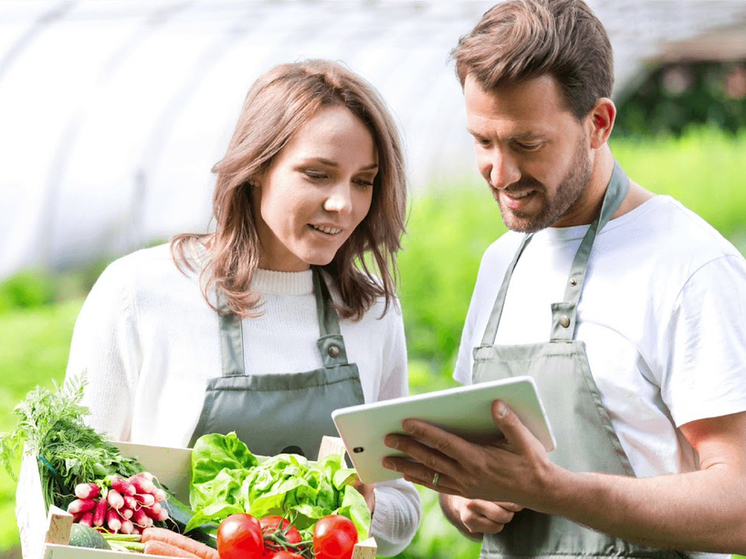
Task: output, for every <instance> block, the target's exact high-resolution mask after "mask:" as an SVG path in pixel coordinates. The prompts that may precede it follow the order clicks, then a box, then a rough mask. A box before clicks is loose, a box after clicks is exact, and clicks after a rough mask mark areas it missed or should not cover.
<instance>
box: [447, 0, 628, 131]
mask: <svg viewBox="0 0 746 559" xmlns="http://www.w3.org/2000/svg"><path fill="white" fill-rule="evenodd" d="M451 56H452V58H454V59H455V61H456V73H457V74H458V77H459V80H460V81H461V85H462V86H463V85H464V81H465V80H466V76H467V75H470V76H472V77H473V78H475V79H476V81H477V82H478V83H479V84H480V85H481V86H482V88H483V89H484V90H485V91H490V90H492V89H496V88H500V87H502V86H508V85H511V84H515V83H518V82H522V81H525V80H528V79H531V78H536V77H539V76H542V75H546V74H549V75H551V76H553V77H554V78H555V79H556V80H557V83H558V84H559V86H560V88H561V91H562V95H563V97H564V100H565V104H566V106H567V108H568V109H569V110H570V111H571V112H572V113H573V114H574V115H575V116H576V117H577V118H578V119H582V118H583V117H585V116H586V115H587V114H588V112H589V111H590V110H591V109H592V108H593V105H594V104H595V102H596V101H597V100H598V99H599V98H600V97H611V92H612V90H613V88H614V57H613V53H612V49H611V43H610V41H609V37H608V35H607V33H606V29H605V28H604V26H603V25H602V24H601V22H600V21H599V20H598V18H597V17H596V16H595V15H594V13H593V12H592V11H591V9H590V8H589V7H588V6H587V5H586V4H585V3H584V2H583V1H582V0H509V1H506V2H502V3H500V4H497V5H496V6H493V7H492V8H491V9H490V10H488V11H487V12H486V13H485V14H484V16H483V17H482V19H481V21H480V22H479V23H478V24H477V25H476V27H475V28H474V29H473V30H472V31H471V33H469V34H468V35H465V36H463V37H461V39H460V40H459V43H458V46H457V47H456V48H455V49H453V51H452V52H451Z"/></svg>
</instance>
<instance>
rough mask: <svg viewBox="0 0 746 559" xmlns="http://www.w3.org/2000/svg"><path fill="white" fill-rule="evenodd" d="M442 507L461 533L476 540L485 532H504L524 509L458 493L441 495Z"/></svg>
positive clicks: (513, 504)
mask: <svg viewBox="0 0 746 559" xmlns="http://www.w3.org/2000/svg"><path fill="white" fill-rule="evenodd" d="M440 507H441V508H442V509H443V514H445V516H446V518H448V520H450V521H451V523H452V524H453V525H454V526H456V528H458V529H459V530H460V531H461V533H463V534H464V535H466V536H467V537H469V538H471V539H474V540H481V539H482V536H483V535H484V534H498V533H500V532H502V530H503V528H504V527H505V525H506V524H507V523H508V522H510V521H511V520H513V515H514V514H515V513H516V512H518V511H521V510H523V507H521V506H519V505H516V504H515V503H493V502H491V501H482V500H480V499H465V498H464V497H459V496H457V495H441V496H440Z"/></svg>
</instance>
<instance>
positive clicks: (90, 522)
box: [78, 511, 93, 528]
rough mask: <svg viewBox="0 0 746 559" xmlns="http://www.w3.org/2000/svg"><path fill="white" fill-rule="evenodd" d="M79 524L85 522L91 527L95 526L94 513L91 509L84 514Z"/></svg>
mask: <svg viewBox="0 0 746 559" xmlns="http://www.w3.org/2000/svg"><path fill="white" fill-rule="evenodd" d="M78 524H84V525H86V526H88V527H89V528H93V513H92V512H91V511H88V512H84V513H83V516H81V517H80V520H78Z"/></svg>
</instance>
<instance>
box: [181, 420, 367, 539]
mask: <svg viewBox="0 0 746 559" xmlns="http://www.w3.org/2000/svg"><path fill="white" fill-rule="evenodd" d="M354 476H355V471H354V470H352V469H349V468H344V467H343V466H342V456H341V455H336V454H332V455H329V456H327V457H325V458H322V459H321V460H319V461H318V462H311V461H309V460H307V459H306V458H304V457H303V456H299V455H297V454H278V455H277V456H271V457H268V458H264V459H262V460H261V461H259V460H258V459H257V458H256V457H255V456H254V455H253V454H252V453H251V451H250V450H249V449H248V447H247V446H246V445H245V444H244V443H243V442H241V441H240V440H239V439H238V437H237V436H236V434H235V433H228V434H227V435H220V434H209V435H203V436H202V437H200V438H199V439H197V442H196V444H195V445H194V449H193V450H192V481H191V484H190V486H189V502H190V505H191V507H192V509H193V510H194V511H195V515H194V517H193V518H192V519H191V521H190V522H189V525H188V526H187V527H186V531H187V532H188V531H189V530H190V529H192V528H194V527H197V526H200V525H202V524H204V523H207V522H220V521H221V520H223V519H224V518H226V517H228V516H229V515H231V514H234V513H243V512H247V513H249V514H251V515H253V516H255V517H256V518H262V517H264V516H267V515H270V514H278V515H281V516H285V517H288V518H291V519H293V521H294V524H295V525H296V526H297V527H298V529H300V530H305V529H308V528H310V527H312V526H313V525H314V524H315V523H316V521H317V520H319V519H320V518H322V517H323V516H326V515H327V514H332V513H334V514H341V515H343V516H346V517H348V518H349V519H350V520H352V521H353V522H354V524H355V527H356V528H357V530H358V534H359V535H360V538H361V539H365V538H367V537H368V531H369V530H370V522H371V517H370V511H369V510H368V506H367V504H366V503H365V499H364V498H363V496H362V495H361V494H360V493H359V492H358V491H357V490H356V489H355V488H354V487H353V486H352V485H350V481H351V480H352V479H354Z"/></svg>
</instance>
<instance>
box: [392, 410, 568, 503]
mask: <svg viewBox="0 0 746 559" xmlns="http://www.w3.org/2000/svg"><path fill="white" fill-rule="evenodd" d="M492 416H493V419H494V421H495V426H496V427H497V429H499V430H500V431H501V432H502V433H503V435H504V437H505V438H504V439H500V440H499V441H496V442H495V443H492V444H489V445H484V446H482V445H477V444H473V443H470V442H468V441H466V440H464V439H462V438H460V437H458V436H456V435H452V434H450V433H448V432H446V431H443V430H442V429H439V428H437V427H434V426H433V425H430V424H428V423H425V422H422V421H417V420H411V419H408V420H406V421H405V422H404V429H405V430H406V431H407V432H408V433H410V435H411V436H406V435H388V436H387V437H386V441H385V442H386V445H387V446H389V447H391V448H395V449H396V450H398V451H400V452H403V453H404V454H407V455H408V456H409V457H411V459H412V460H414V461H412V460H408V459H407V458H402V457H400V458H397V457H387V458H386V459H385V460H384V462H383V465H384V467H386V468H389V469H393V470H396V471H399V472H402V473H403V474H404V478H405V479H407V480H409V481H412V482H414V483H418V484H420V485H424V486H426V487H430V488H431V489H434V490H436V491H439V492H441V493H445V494H448V495H459V496H462V497H466V498H468V499H482V500H485V501H493V502H510V503H517V504H518V505H520V506H524V507H528V508H532V509H534V510H541V508H542V505H543V504H544V501H545V500H546V497H547V496H548V494H549V491H550V490H551V488H552V487H553V485H554V483H553V481H552V480H553V476H554V475H555V474H556V473H558V471H559V470H560V468H558V467H557V466H555V465H554V464H552V463H551V462H550V461H549V458H548V457H547V453H546V451H545V449H544V446H543V445H542V444H541V442H540V441H539V440H538V439H537V438H536V437H534V436H533V434H532V433H531V432H530V431H529V430H528V429H527V428H526V427H525V426H524V425H523V424H522V423H521V422H520V420H519V419H518V416H516V415H515V413H513V412H512V411H511V410H510V409H509V408H508V407H507V406H506V405H504V404H503V403H502V402H499V401H497V402H495V403H494V404H493V406H492ZM436 473H437V474H438V476H437V479H435V474H436ZM433 481H436V482H437V483H435V484H434V483H433Z"/></svg>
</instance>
